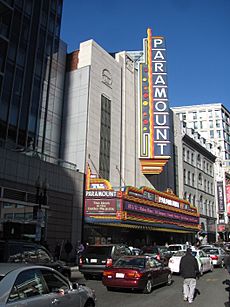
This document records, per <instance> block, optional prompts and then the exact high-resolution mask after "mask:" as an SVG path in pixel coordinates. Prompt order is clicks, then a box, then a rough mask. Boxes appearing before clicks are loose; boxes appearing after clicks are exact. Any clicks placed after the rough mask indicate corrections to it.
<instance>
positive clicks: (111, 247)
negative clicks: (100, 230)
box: [79, 244, 132, 279]
mask: <svg viewBox="0 0 230 307" xmlns="http://www.w3.org/2000/svg"><path fill="white" fill-rule="evenodd" d="M124 255H132V252H131V250H130V249H129V247H128V246H126V245H125V244H107V245H88V246H87V247H86V249H85V250H84V252H83V253H82V255H81V257H80V259H79V270H80V272H81V273H82V274H84V277H85V279H89V278H90V277H102V273H103V271H104V269H105V268H106V267H111V266H112V265H113V263H114V261H116V260H117V259H119V258H120V257H121V256H124Z"/></svg>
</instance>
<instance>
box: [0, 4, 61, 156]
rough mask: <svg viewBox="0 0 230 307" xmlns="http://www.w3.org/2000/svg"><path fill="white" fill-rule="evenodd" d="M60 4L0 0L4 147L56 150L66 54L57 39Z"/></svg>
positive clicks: (0, 128)
mask: <svg viewBox="0 0 230 307" xmlns="http://www.w3.org/2000/svg"><path fill="white" fill-rule="evenodd" d="M62 5H63V1H62V0H39V1H38V0H7V1H6V0H0V145H1V146H2V147H5V148H11V149H16V150H27V151H29V150H32V151H38V152H40V153H42V154H47V155H50V156H55V157H58V155H59V144H60V125H61V114H62V103H63V84H64V73H63V74H62V71H63V72H64V70H65V56H66V46H65V44H64V43H60V38H59V37H60V26H61V15H62ZM58 72H61V74H59V73H58ZM60 75H62V76H63V77H61V76H60ZM62 78H63V79H62ZM55 97H56V102H55V103H54V98H55Z"/></svg>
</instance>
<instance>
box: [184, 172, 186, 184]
mask: <svg viewBox="0 0 230 307" xmlns="http://www.w3.org/2000/svg"><path fill="white" fill-rule="evenodd" d="M184 183H186V170H185V169H184Z"/></svg>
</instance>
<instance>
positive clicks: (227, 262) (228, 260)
mask: <svg viewBox="0 0 230 307" xmlns="http://www.w3.org/2000/svg"><path fill="white" fill-rule="evenodd" d="M224 267H225V269H226V270H227V272H228V273H229V274H230V254H226V255H225V256H224Z"/></svg>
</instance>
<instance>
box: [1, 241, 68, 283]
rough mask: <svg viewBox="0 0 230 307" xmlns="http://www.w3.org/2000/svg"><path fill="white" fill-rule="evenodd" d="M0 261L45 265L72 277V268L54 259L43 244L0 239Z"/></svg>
mask: <svg viewBox="0 0 230 307" xmlns="http://www.w3.org/2000/svg"><path fill="white" fill-rule="evenodd" d="M0 262H23V263H33V264H37V265H45V266H48V267H51V268H54V269H56V270H57V271H59V272H60V273H62V274H63V275H65V276H66V277H68V278H69V279H71V278H72V270H71V268H70V267H69V266H67V265H66V264H65V262H63V261H60V260H57V261H54V259H53V257H52V255H51V254H50V252H49V251H48V250H47V249H46V248H45V247H44V246H42V245H40V244H37V243H33V242H27V241H15V240H8V241H7V240H0Z"/></svg>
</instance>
